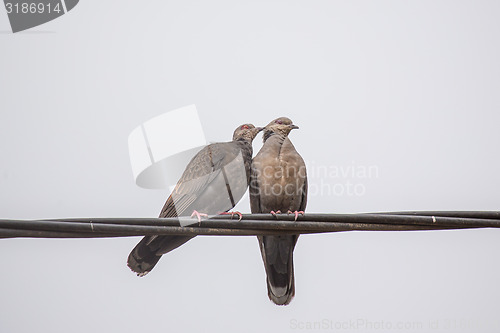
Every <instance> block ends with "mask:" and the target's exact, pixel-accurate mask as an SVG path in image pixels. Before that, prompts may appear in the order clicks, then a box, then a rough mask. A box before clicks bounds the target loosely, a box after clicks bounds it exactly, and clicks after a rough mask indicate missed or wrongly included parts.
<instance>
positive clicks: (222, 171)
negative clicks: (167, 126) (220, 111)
mask: <svg viewBox="0 0 500 333" xmlns="http://www.w3.org/2000/svg"><path fill="white" fill-rule="evenodd" d="M261 130H262V128H260V127H255V126H254V125H252V124H244V125H241V126H239V127H238V128H237V129H236V130H235V131H234V134H233V141H230V142H222V143H213V144H210V145H208V146H206V147H205V148H203V149H202V150H201V151H199V152H198V153H197V154H196V155H195V156H194V157H193V159H192V160H191V161H190V162H189V164H188V165H187V167H186V169H185V171H184V173H183V174H182V176H181V178H180V180H179V181H178V182H177V185H176V186H175V188H174V190H173V191H172V193H171V195H170V196H169V198H168V199H167V201H166V203H165V205H164V206H163V209H162V210H161V213H160V216H159V217H181V216H188V217H189V216H190V215H191V213H193V211H197V212H200V213H203V214H209V215H215V214H219V213H221V212H226V211H228V210H230V209H232V208H233V207H234V206H235V205H236V204H237V203H238V201H239V200H240V199H241V197H242V196H243V195H244V194H245V192H246V190H247V187H248V184H249V181H250V167H251V161H252V152H253V150H252V141H253V139H254V138H255V136H256V135H257V133H259V132H260V131H261ZM193 237H194V236H173V235H172V236H146V237H144V238H143V239H142V240H141V241H140V242H139V243H138V244H137V245H136V247H135V248H134V249H133V250H132V252H131V253H130V255H129V257H128V261H127V265H128V266H129V267H130V269H131V270H132V271H134V272H136V273H137V275H139V276H144V275H146V274H147V273H149V272H150V271H151V270H152V269H153V267H154V266H155V265H156V263H157V262H158V261H159V260H160V258H161V256H162V255H163V254H165V253H167V252H170V251H172V250H173V249H175V248H177V247H179V246H181V245H182V244H184V243H186V242H187V241H189V240H190V239H191V238H193Z"/></svg>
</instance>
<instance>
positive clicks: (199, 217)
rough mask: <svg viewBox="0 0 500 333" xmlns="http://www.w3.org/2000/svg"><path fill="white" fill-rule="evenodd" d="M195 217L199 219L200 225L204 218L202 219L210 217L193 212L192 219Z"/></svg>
mask: <svg viewBox="0 0 500 333" xmlns="http://www.w3.org/2000/svg"><path fill="white" fill-rule="evenodd" d="M195 216H196V218H197V219H198V224H200V223H201V218H202V217H208V215H207V214H203V213H199V212H198V211H196V210H193V214H191V217H192V218H193V217H195Z"/></svg>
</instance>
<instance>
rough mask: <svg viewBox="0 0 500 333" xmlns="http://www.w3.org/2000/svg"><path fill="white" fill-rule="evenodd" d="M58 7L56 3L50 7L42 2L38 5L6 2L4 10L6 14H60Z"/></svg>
mask: <svg viewBox="0 0 500 333" xmlns="http://www.w3.org/2000/svg"><path fill="white" fill-rule="evenodd" d="M59 5H60V4H59V3H57V4H56V5H55V6H51V4H50V3H47V4H45V3H43V2H39V3H35V2H32V3H27V2H23V3H15V4H12V3H10V2H7V3H6V4H5V8H7V14H10V13H15V14H28V13H30V14H37V13H38V14H42V13H60V12H61V10H62V9H61V8H60V6H59Z"/></svg>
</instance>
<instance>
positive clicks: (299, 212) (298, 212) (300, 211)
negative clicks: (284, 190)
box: [287, 210, 304, 221]
mask: <svg viewBox="0 0 500 333" xmlns="http://www.w3.org/2000/svg"><path fill="white" fill-rule="evenodd" d="M287 214H295V220H294V221H297V218H298V217H299V214H300V215H302V216H304V211H303V210H299V211H295V212H292V211H291V210H289V211H288V213H287Z"/></svg>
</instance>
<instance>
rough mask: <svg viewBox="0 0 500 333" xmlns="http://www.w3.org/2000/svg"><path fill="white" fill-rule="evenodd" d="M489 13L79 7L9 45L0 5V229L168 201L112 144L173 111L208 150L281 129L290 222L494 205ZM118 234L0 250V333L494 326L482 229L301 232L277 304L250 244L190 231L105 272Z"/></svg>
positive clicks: (121, 254) (452, 7) (478, 4)
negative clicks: (284, 299) (285, 131)
mask: <svg viewBox="0 0 500 333" xmlns="http://www.w3.org/2000/svg"><path fill="white" fill-rule="evenodd" d="M499 17H500V2H498V1H494V0H491V1H481V0H474V1H472V0H471V1H458V0H454V1H451V0H450V1H442V0H437V1H436V0H433V1H399V0H397V1H396V0H394V1H333V0H328V1H320V0H314V1H305V0H304V1H191V0H185V1H176V2H174V1H159V0H157V1H153V0H150V1H146V2H139V1H98V0H82V1H80V3H79V4H78V5H77V6H76V7H75V8H74V9H73V10H72V11H71V12H69V13H68V14H66V15H64V16H62V17H60V18H58V19H56V20H54V21H52V22H49V23H47V24H45V25H42V26H39V27H36V28H34V29H32V30H29V31H27V32H24V33H17V34H12V33H11V32H10V25H9V22H8V18H7V15H6V14H5V11H4V10H3V9H0V32H1V33H0V45H1V53H0V112H1V113H0V152H1V155H0V156H1V157H0V161H1V163H0V217H1V218H16V219H34V218H52V217H59V218H63V217H156V216H157V215H158V213H159V211H160V209H161V207H162V206H163V203H164V201H165V200H166V198H167V197H168V195H169V193H168V191H167V190H146V189H142V188H139V187H137V186H136V185H135V183H134V178H133V175H132V170H131V166H130V161H129V156H128V147H127V139H128V135H129V133H130V132H131V131H132V130H133V129H134V128H135V127H137V126H138V125H140V124H141V123H143V122H144V121H146V120H148V119H150V118H152V117H154V116H157V115H160V114H162V113H165V112H167V111H169V110H173V109H177V108H179V107H182V106H186V105H190V104H196V106H197V109H198V112H199V115H200V118H201V122H202V125H203V128H204V131H205V135H206V137H207V139H208V140H209V141H211V142H216V141H228V140H230V138H231V135H232V132H233V130H234V128H235V127H236V126H237V125H239V124H241V123H247V122H251V123H254V124H255V125H265V124H267V123H268V122H269V121H270V120H272V119H274V118H276V117H278V116H288V117H290V118H291V119H292V120H293V121H294V122H295V124H297V125H299V126H300V129H299V130H297V131H293V132H292V134H291V135H290V138H291V140H292V141H293V143H294V144H295V146H296V148H297V150H298V151H299V152H300V153H301V154H302V156H303V158H304V159H305V160H306V162H307V166H308V171H309V184H310V188H311V194H310V196H309V202H308V206H307V211H308V212H325V213H326V212H332V213H337V212H338V213H358V212H375V211H400V210H500V204H499V202H500V189H499V187H500V186H499V185H500V174H499V170H500V158H499V154H498V143H499V142H500V131H499V127H498V126H499V123H500V113H499V108H500V94H499V91H500V62H499V59H500V48H499V44H500V20H499V19H498V18H499ZM185 135H186V136H189V135H190V133H189V131H186V132H185ZM179 139H182V138H179ZM260 146H261V135H259V136H258V138H257V139H256V142H255V143H254V151H255V152H256V151H258V149H259V148H260ZM349 170H354V172H350V171H349ZM362 170H364V171H366V172H364V173H363V172H361V171H362ZM370 170H371V171H370ZM360 172H361V173H360ZM349 184H350V185H349ZM349 188H350V189H351V190H352V191H351V192H349V191H348V189H349ZM313 189H315V190H313ZM238 209H239V210H240V211H242V212H249V211H250V208H249V204H248V198H246V199H244V200H243V201H242V202H240V204H239V205H238ZM139 239H140V238H139V237H132V238H122V239H99V240H86V239H81V240H78V239H77V240H46V239H6V240H0V262H1V263H2V269H1V273H0V276H1V277H0V295H1V297H0V332H14V333H17V332H51V333H56V332H65V333H66V332H70V331H71V332H138V331H142V332H145V331H153V330H154V331H155V332H179V331H191V332H200V331H204V332H221V331H238V332H290V331H292V332H302V331H311V330H306V329H305V328H306V327H307V325H308V323H309V324H311V323H313V322H321V323H322V326H321V327H320V328H321V329H318V330H316V331H335V330H337V331H345V332H349V331H356V332H358V331H359V332H363V331H366V332H371V331H375V330H376V328H375V327H376V325H379V327H380V325H386V326H381V327H383V328H385V329H386V330H387V329H388V328H392V329H393V331H401V332H426V331H432V332H436V331H453V332H492V331H495V330H496V331H498V329H500V322H499V321H498V320H497V318H498V306H499V304H500V288H498V281H499V280H500V264H499V262H500V231H497V230H490V229H484V230H470V231H436V232H349V233H338V234H323V235H307V236H301V237H300V239H299V241H298V243H297V247H296V249H295V277H296V296H295V298H294V300H293V301H292V303H291V304H290V305H289V306H287V307H278V306H276V305H274V304H272V303H271V302H270V301H269V300H268V297H267V290H266V283H265V273H264V266H263V264H262V260H261V257H260V251H259V249H258V243H257V239H256V238H255V237H197V238H196V239H194V240H192V241H190V242H189V243H187V244H186V245H185V246H183V247H181V248H179V249H177V250H175V251H174V252H172V253H170V254H168V255H166V256H165V257H164V258H162V260H161V261H160V263H159V264H158V266H157V267H156V268H155V269H154V271H153V272H152V273H150V274H149V275H148V276H146V277H145V278H138V277H136V276H135V275H134V274H133V273H132V272H131V271H130V270H129V269H128V268H127V266H126V258H127V256H128V254H129V252H130V250H131V249H132V248H133V247H134V246H135V244H136V243H137V242H138V241H139ZM370 325H371V326H370ZM387 325H391V327H388V326H387ZM453 325H455V326H453ZM378 331H380V329H379V330H378Z"/></svg>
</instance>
